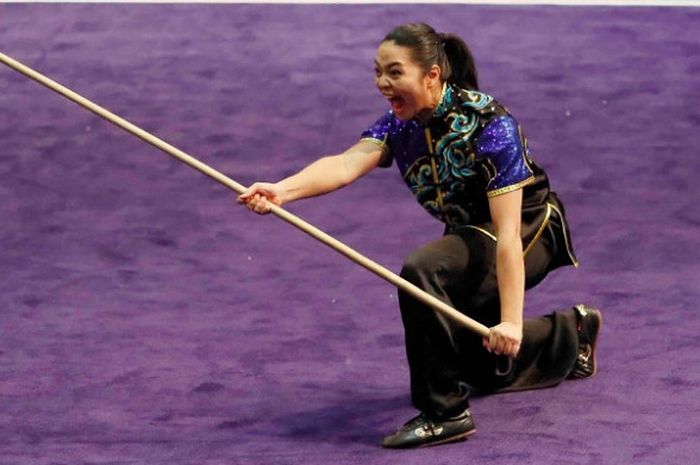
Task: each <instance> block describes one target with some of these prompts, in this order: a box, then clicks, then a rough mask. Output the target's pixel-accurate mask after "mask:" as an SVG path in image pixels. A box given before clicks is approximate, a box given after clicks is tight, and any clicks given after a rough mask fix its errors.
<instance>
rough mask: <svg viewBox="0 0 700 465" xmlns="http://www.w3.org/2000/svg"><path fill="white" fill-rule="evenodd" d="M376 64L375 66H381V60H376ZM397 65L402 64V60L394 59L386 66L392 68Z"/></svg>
mask: <svg viewBox="0 0 700 465" xmlns="http://www.w3.org/2000/svg"><path fill="white" fill-rule="evenodd" d="M374 65H375V66H378V67H381V65H380V64H379V62H378V61H377V60H374ZM396 65H398V66H401V65H402V63H401V62H400V61H392V62H391V63H389V64H388V65H386V67H387V68H391V67H392V66H396Z"/></svg>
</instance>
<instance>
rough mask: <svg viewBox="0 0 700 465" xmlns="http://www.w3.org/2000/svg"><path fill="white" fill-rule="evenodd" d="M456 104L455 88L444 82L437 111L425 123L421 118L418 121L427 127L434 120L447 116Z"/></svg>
mask: <svg viewBox="0 0 700 465" xmlns="http://www.w3.org/2000/svg"><path fill="white" fill-rule="evenodd" d="M455 104H456V101H455V90H454V88H453V87H452V86H451V85H450V84H448V83H447V82H443V83H442V93H441V95H440V101H439V102H438V104H437V106H436V107H435V110H433V113H432V115H430V118H428V119H427V120H425V121H423V120H421V119H420V118H416V119H417V120H418V122H419V123H420V124H421V125H423V126H427V125H429V124H430V121H432V120H433V119H434V118H442V117H443V116H445V114H447V112H448V111H450V110H451V109H453V108H454V106H455Z"/></svg>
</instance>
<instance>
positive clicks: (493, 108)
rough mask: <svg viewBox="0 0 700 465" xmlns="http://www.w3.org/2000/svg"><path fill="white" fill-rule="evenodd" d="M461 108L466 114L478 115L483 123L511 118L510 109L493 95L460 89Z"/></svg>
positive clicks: (458, 93)
mask: <svg viewBox="0 0 700 465" xmlns="http://www.w3.org/2000/svg"><path fill="white" fill-rule="evenodd" d="M457 96H458V101H459V107H460V108H461V109H462V110H463V111H465V112H472V113H474V114H476V115H477V116H478V117H479V119H480V120H481V123H482V125H483V123H488V122H489V121H490V120H492V119H496V118H500V117H504V116H509V117H511V118H512V116H511V114H510V112H509V111H508V109H507V108H506V107H505V106H504V105H502V104H501V103H500V102H499V101H498V100H496V99H495V98H494V97H493V96H492V95H491V94H487V93H485V92H480V91H476V90H469V89H458V92H457Z"/></svg>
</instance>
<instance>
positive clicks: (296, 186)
mask: <svg viewBox="0 0 700 465" xmlns="http://www.w3.org/2000/svg"><path fill="white" fill-rule="evenodd" d="M347 183H348V176H347V173H346V170H345V167H344V163H343V159H342V156H340V155H331V156H327V157H323V158H320V159H318V160H316V161H315V162H313V163H311V164H310V165H309V166H307V167H306V168H304V169H303V170H301V171H300V172H298V173H296V174H294V175H292V176H289V177H288V178H285V179H283V180H282V181H280V182H278V183H277V186H278V187H279V188H280V189H282V192H283V197H284V202H285V203H286V202H291V201H293V200H298V199H303V198H306V197H314V196H317V195H322V194H326V193H328V192H332V191H334V190H336V189H339V188H341V187H343V186H345V185H346V184H347Z"/></svg>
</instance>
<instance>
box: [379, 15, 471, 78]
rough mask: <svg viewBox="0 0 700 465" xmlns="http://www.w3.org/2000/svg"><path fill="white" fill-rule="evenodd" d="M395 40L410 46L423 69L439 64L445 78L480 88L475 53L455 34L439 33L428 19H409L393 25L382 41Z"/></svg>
mask: <svg viewBox="0 0 700 465" xmlns="http://www.w3.org/2000/svg"><path fill="white" fill-rule="evenodd" d="M387 41H392V42H394V43H395V44H396V45H399V46H401V47H406V48H408V49H410V50H411V56H412V58H413V60H414V61H415V62H416V63H417V64H418V66H420V67H421V69H423V71H424V72H426V73H427V72H428V71H430V67H431V66H433V65H438V66H439V67H440V69H441V70H442V75H441V76H440V77H441V79H442V80H443V81H447V82H449V83H451V84H455V85H457V87H461V88H464V89H471V90H479V83H478V80H477V74H476V66H475V64H474V57H473V56H472V53H471V51H470V50H469V47H467V44H466V43H464V41H463V40H462V39H461V38H460V37H459V36H458V35H456V34H452V33H439V34H438V33H437V32H435V29H433V28H432V27H430V26H429V25H427V24H425V23H409V24H403V25H401V26H398V27H396V28H394V29H393V30H392V31H391V32H389V33H388V34H387V35H386V37H384V40H383V41H382V42H387Z"/></svg>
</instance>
